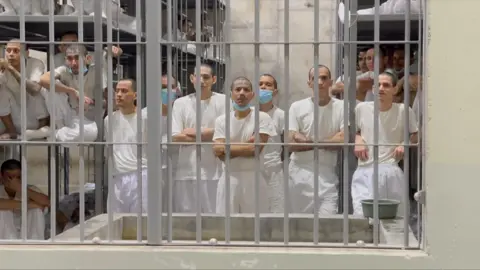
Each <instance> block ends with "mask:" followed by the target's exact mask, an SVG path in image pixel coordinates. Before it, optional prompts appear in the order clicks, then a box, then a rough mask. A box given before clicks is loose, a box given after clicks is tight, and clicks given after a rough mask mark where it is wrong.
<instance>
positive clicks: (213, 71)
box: [193, 63, 216, 77]
mask: <svg viewBox="0 0 480 270" xmlns="http://www.w3.org/2000/svg"><path fill="white" fill-rule="evenodd" d="M202 67H206V68H209V69H210V71H211V72H210V73H211V75H212V77H213V76H216V75H215V70H214V69H213V66H212V65H210V64H208V63H202V64H200V68H202ZM196 69H197V68H196V67H195V69H194V71H193V74H196Z"/></svg>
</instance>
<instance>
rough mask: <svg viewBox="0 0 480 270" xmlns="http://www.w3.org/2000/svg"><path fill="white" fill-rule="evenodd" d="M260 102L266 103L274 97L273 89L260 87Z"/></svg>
mask: <svg viewBox="0 0 480 270" xmlns="http://www.w3.org/2000/svg"><path fill="white" fill-rule="evenodd" d="M258 99H259V102H260V104H266V103H268V102H270V101H272V99H273V91H270V90H265V89H260V91H259V96H258Z"/></svg>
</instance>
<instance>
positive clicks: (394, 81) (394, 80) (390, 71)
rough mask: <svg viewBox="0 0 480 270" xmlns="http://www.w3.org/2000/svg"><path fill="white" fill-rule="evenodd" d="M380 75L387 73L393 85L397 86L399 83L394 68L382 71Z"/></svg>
mask: <svg viewBox="0 0 480 270" xmlns="http://www.w3.org/2000/svg"><path fill="white" fill-rule="evenodd" d="M380 75H386V76H388V77H390V79H392V85H393V86H396V85H397V83H398V75H397V72H395V71H394V70H393V69H390V68H387V69H385V71H384V72H382V73H380Z"/></svg>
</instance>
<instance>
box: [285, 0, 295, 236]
mask: <svg viewBox="0 0 480 270" xmlns="http://www.w3.org/2000/svg"><path fill="white" fill-rule="evenodd" d="M294 1H295V0H294ZM283 7H284V10H285V11H284V16H285V17H284V19H283V29H284V30H283V31H284V32H283V35H284V36H283V38H284V41H285V42H286V43H285V45H284V48H283V59H284V60H283V62H284V63H283V78H284V79H283V80H284V82H283V86H284V89H285V98H284V103H283V104H284V105H283V107H284V108H288V107H289V106H290V99H289V97H290V44H289V43H288V42H289V41H290V0H285V1H284V5H283ZM289 113H290V110H285V118H284V119H285V129H284V131H283V141H284V143H283V145H284V146H283V148H284V149H285V150H284V151H283V190H284V191H283V194H284V201H283V243H284V244H285V245H288V243H289V242H290V218H289V214H288V213H289V208H290V185H289V179H290V173H289V169H288V165H289V162H288V161H289V159H290V153H289V151H288V147H285V142H288V140H289V136H288V134H289V131H290V123H289V122H290V121H289V119H290V117H289Z"/></svg>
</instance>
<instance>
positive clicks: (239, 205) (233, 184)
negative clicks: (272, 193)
mask: <svg viewBox="0 0 480 270" xmlns="http://www.w3.org/2000/svg"><path fill="white" fill-rule="evenodd" d="M225 177H226V176H225V173H222V176H221V177H220V180H219V181H218V188H217V207H216V212H217V213H218V214H225V210H226V207H227V206H226V194H225V193H226V192H225V191H226V190H225V189H226V184H227V182H226V179H225ZM258 181H259V184H260V185H259V187H260V189H259V191H258V192H259V193H260V197H259V199H260V200H259V201H258V204H257V202H256V201H255V172H251V171H250V172H231V173H230V202H229V203H228V204H229V205H230V213H231V214H235V213H255V208H256V205H257V206H258V208H259V211H260V213H268V212H269V208H270V207H269V200H268V197H267V196H265V194H267V190H268V187H267V181H266V180H265V178H264V177H263V174H261V173H260V174H259V179H258Z"/></svg>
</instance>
